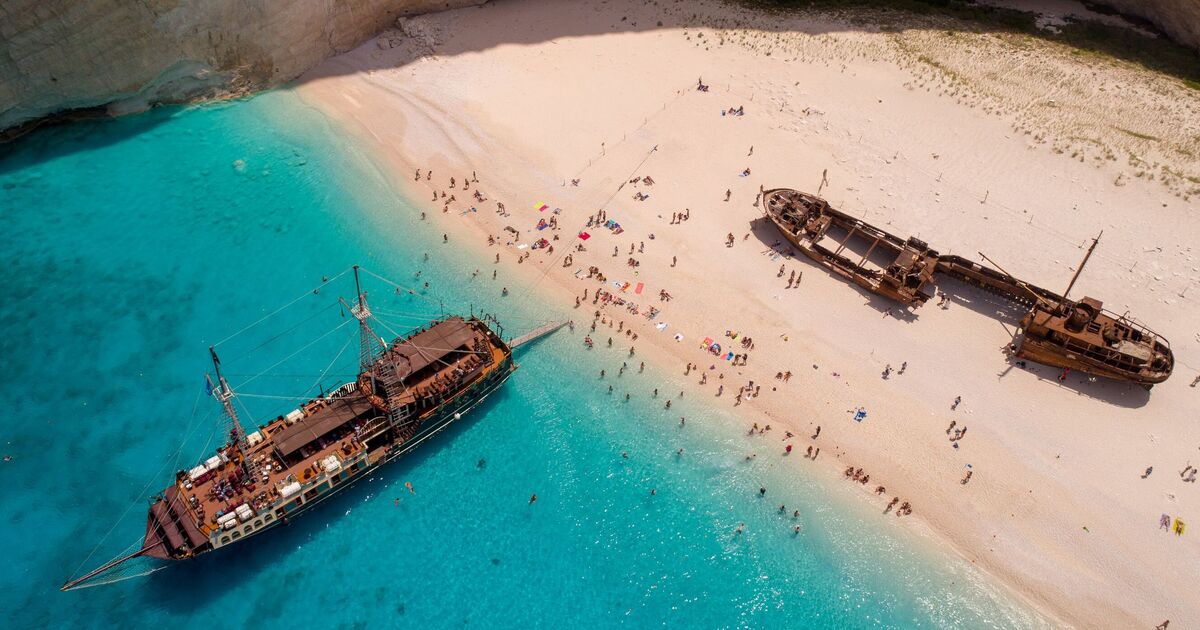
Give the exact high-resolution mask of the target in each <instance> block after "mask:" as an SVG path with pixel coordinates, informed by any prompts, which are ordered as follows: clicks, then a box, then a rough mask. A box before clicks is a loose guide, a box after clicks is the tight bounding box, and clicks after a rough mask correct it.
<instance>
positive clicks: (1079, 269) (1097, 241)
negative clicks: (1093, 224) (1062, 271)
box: [1063, 230, 1104, 302]
mask: <svg viewBox="0 0 1200 630" xmlns="http://www.w3.org/2000/svg"><path fill="white" fill-rule="evenodd" d="M1101 236H1104V230H1100V234H1099V236H1097V237H1096V238H1094V239H1092V246H1091V247H1089V248H1088V250H1087V253H1086V254H1084V255H1083V262H1081V263H1079V268H1078V269H1076V270H1075V275H1073V276H1071V283H1070V284H1068V285H1067V290H1066V291H1063V301H1064V302H1065V301H1066V300H1067V294H1068V293H1070V292H1071V288H1072V287H1074V286H1075V281H1076V280H1078V279H1079V274H1080V272H1082V271H1083V266H1084V265H1086V264H1087V261H1088V259H1089V258H1091V257H1092V252H1093V251H1095V250H1096V245H1097V244H1098V243H1099V242H1100V237H1101Z"/></svg>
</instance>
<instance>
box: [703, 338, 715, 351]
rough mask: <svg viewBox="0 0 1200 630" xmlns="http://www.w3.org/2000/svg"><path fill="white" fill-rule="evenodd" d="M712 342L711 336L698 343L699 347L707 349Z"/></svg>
mask: <svg viewBox="0 0 1200 630" xmlns="http://www.w3.org/2000/svg"><path fill="white" fill-rule="evenodd" d="M712 342H713V340H712V337H705V338H704V341H703V342H701V343H700V347H701V348H704V349H705V350H707V349H708V347H709V346H711V345H712Z"/></svg>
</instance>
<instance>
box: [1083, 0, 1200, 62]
mask: <svg viewBox="0 0 1200 630" xmlns="http://www.w3.org/2000/svg"><path fill="white" fill-rule="evenodd" d="M1096 4H1101V5H1104V6H1108V7H1112V8H1113V9H1115V10H1117V11H1119V12H1121V13H1125V14H1128V15H1136V16H1138V17H1140V18H1144V19H1146V20H1148V21H1149V22H1150V23H1151V24H1153V25H1155V26H1156V27H1158V28H1159V29H1160V30H1161V31H1162V32H1164V33H1166V34H1167V35H1169V36H1170V37H1171V39H1173V40H1175V41H1177V42H1179V43H1180V44H1183V45H1184V46H1187V47H1188V48H1193V49H1195V50H1200V0H1098V1H1097V2H1096Z"/></svg>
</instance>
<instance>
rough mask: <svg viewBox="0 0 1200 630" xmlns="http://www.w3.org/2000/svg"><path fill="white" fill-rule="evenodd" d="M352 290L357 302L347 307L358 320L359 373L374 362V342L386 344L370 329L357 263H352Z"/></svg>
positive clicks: (365, 299)
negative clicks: (356, 296)
mask: <svg viewBox="0 0 1200 630" xmlns="http://www.w3.org/2000/svg"><path fill="white" fill-rule="evenodd" d="M354 291H355V293H356V294H357V295H358V303H357V304H355V305H354V306H350V307H349V308H350V314H352V315H354V319H357V320H358V369H359V372H360V373H361V372H366V371H367V370H369V369H370V368H371V365H372V364H374V363H375V344H376V343H378V344H380V345H383V346H386V345H387V344H385V343H384V342H383V340H382V339H380V338H379V337H377V336H376V335H375V332H374V331H373V330H371V324H370V322H369V321H368V320H370V318H371V309H370V307H368V306H367V294H366V293H365V292H364V291H363V290H362V285H361V284H359V280H358V265H354ZM342 303H343V304H345V301H344V300H343V302H342ZM347 306H349V305H347Z"/></svg>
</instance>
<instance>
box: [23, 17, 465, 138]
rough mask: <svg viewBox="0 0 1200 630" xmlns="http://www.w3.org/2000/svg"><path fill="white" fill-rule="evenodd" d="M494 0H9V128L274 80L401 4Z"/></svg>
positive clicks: (379, 24)
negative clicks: (66, 113)
mask: <svg viewBox="0 0 1200 630" xmlns="http://www.w3.org/2000/svg"><path fill="white" fill-rule="evenodd" d="M483 2H484V0H0V130H4V129H6V128H9V127H14V126H16V125H20V124H22V123H26V122H28V121H31V120H35V119H39V118H42V117H44V116H48V115H52V114H55V113H58V112H62V111H65V110H73V109H84V108H97V107H100V108H107V110H108V111H109V112H111V113H122V112H125V111H133V110H138V109H142V108H144V107H147V106H149V105H152V104H155V103H161V102H180V101H186V100H190V99H193V98H202V97H210V96H219V95H222V94H228V93H238V92H242V91H246V90H250V89H257V88H263V87H269V86H272V85H276V84H278V83H281V82H283V81H287V80H289V79H292V78H295V77H296V76H298V75H300V74H301V73H303V72H304V71H305V70H308V69H309V68H311V67H313V66H314V65H316V64H317V63H318V62H320V61H321V60H322V59H325V58H326V57H329V56H331V55H334V54H337V53H339V52H344V51H346V50H350V49H351V48H353V47H354V46H356V45H358V44H360V43H362V42H363V41H365V40H366V39H368V38H370V37H372V36H374V35H375V34H377V33H379V32H380V31H382V30H383V29H384V28H386V27H387V26H389V25H390V24H392V22H393V21H394V20H395V19H396V18H397V17H399V16H402V15H413V14H417V13H425V12H430V11H438V10H443V9H450V8H456V7H461V6H468V5H478V4H483Z"/></svg>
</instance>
